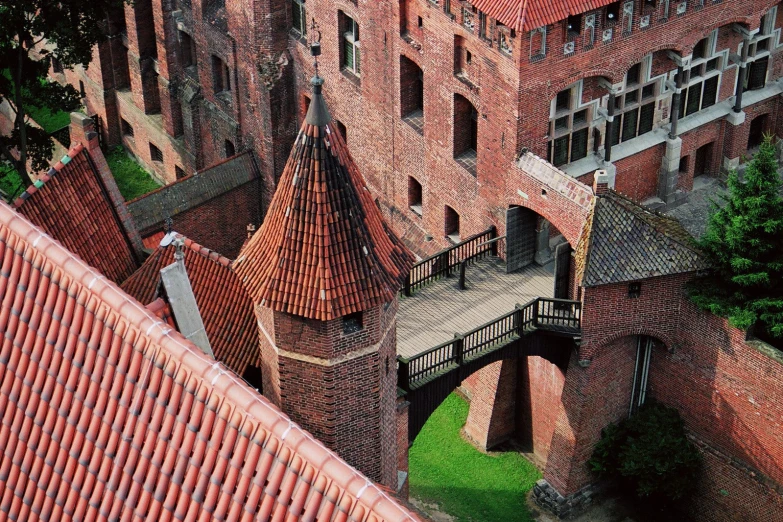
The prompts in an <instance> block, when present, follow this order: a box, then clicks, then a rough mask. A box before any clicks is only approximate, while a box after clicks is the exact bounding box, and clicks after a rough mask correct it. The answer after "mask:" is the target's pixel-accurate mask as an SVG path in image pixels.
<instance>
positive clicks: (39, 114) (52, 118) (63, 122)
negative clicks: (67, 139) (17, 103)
mask: <svg viewBox="0 0 783 522" xmlns="http://www.w3.org/2000/svg"><path fill="white" fill-rule="evenodd" d="M27 115H28V116H30V118H32V119H33V120H35V122H36V123H37V124H38V125H40V126H41V127H42V128H43V130H45V131H46V132H48V133H50V134H51V133H52V132H54V131H56V130H60V129H62V128H63V127H65V126H67V125H70V123H71V115H70V113H68V112H65V111H57V112H54V113H53V112H50V111H49V109H43V108H40V107H36V106H34V105H31V106H28V107H27Z"/></svg>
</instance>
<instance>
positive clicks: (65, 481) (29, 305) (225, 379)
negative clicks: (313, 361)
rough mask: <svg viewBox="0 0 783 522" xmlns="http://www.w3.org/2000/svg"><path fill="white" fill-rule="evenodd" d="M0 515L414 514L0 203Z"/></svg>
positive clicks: (364, 521) (401, 520) (376, 519)
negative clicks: (0, 499)
mask: <svg viewBox="0 0 783 522" xmlns="http://www.w3.org/2000/svg"><path fill="white" fill-rule="evenodd" d="M0 259H1V260H2V261H0V331H2V332H4V338H3V340H2V341H1V342H0V440H1V441H3V443H2V444H0V498H2V505H0V519H3V520H5V519H6V518H8V519H10V520H24V521H29V522H37V521H39V520H174V519H177V520H188V521H191V520H247V521H250V520H252V521H259V522H260V521H265V520H323V521H335V520H349V519H350V520H354V521H357V522H380V521H386V522H405V521H412V522H415V521H418V520H419V518H418V517H417V516H416V515H415V514H413V513H412V512H411V511H409V510H408V509H406V508H405V507H403V506H401V505H400V504H399V502H398V501H396V500H394V499H393V498H391V496H390V495H389V494H387V493H386V492H385V491H384V490H383V489H382V488H380V487H378V486H377V485H375V484H373V483H372V482H371V481H369V479H367V477H365V476H364V475H362V474H361V473H359V472H358V471H356V470H355V469H354V468H352V467H351V466H349V465H348V464H347V463H345V461H343V460H342V459H340V458H339V457H338V456H337V455H335V454H334V453H333V452H332V451H330V450H329V449H327V448H326V447H325V446H324V445H323V444H322V443H320V442H319V441H317V440H316V439H315V438H313V436H312V435H311V434H309V433H308V432H306V431H305V430H303V429H301V428H300V427H299V426H297V425H296V424H295V423H293V422H292V421H291V420H290V419H289V418H288V417H287V416H285V415H284V414H283V413H282V412H281V411H280V410H279V409H278V408H276V407H275V406H274V405H272V404H271V403H270V402H269V401H268V400H266V399H265V398H263V397H262V396H261V395H259V394H258V393H256V392H255V391H254V390H252V389H250V388H249V387H248V386H247V385H246V384H245V383H244V382H243V381H242V380H241V379H239V378H238V377H236V375H234V373H233V372H231V371H229V370H228V369H226V368H225V367H224V366H222V365H221V364H220V363H218V362H215V361H214V360H211V359H209V358H208V357H207V356H206V355H204V354H203V353H202V352H201V351H200V350H199V348H197V347H196V346H195V345H193V344H192V343H191V342H189V341H188V340H187V339H185V338H184V337H182V335H180V334H179V333H178V332H176V331H175V330H173V329H172V328H171V327H170V326H169V325H168V324H166V323H165V322H163V321H161V320H160V319H158V318H157V317H156V316H155V314H154V313H153V312H152V311H150V310H148V309H146V308H144V307H143V306H142V305H141V304H140V303H139V302H138V301H136V300H135V299H133V298H132V297H130V296H128V295H127V294H126V293H125V292H123V291H122V290H120V289H119V288H118V287H117V286H116V285H115V284H113V283H111V282H110V281H108V280H107V279H106V278H104V277H103V276H101V274H100V273H99V272H98V271H97V270H96V269H94V268H91V267H89V266H88V265H87V264H86V263H85V262H84V261H82V260H81V259H79V258H78V257H77V256H75V255H74V254H72V253H71V252H69V251H68V250H67V249H66V248H65V247H64V246H63V245H62V244H60V243H58V242H57V241H55V240H54V239H52V238H51V237H50V236H49V235H47V234H46V233H44V231H43V230H41V229H40V228H38V227H36V226H34V225H33V224H32V223H30V222H29V221H28V220H27V219H26V218H25V217H24V216H22V215H20V214H18V213H17V212H14V211H13V210H12V209H11V207H10V206H8V205H7V204H5V203H4V202H0Z"/></svg>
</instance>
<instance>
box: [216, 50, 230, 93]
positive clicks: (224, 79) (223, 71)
mask: <svg viewBox="0 0 783 522" xmlns="http://www.w3.org/2000/svg"><path fill="white" fill-rule="evenodd" d="M212 87H213V89H214V92H216V93H218V92H223V91H230V90H231V75H230V71H229V68H228V65H226V64H225V62H224V61H223V60H221V59H220V58H219V57H217V56H215V55H212Z"/></svg>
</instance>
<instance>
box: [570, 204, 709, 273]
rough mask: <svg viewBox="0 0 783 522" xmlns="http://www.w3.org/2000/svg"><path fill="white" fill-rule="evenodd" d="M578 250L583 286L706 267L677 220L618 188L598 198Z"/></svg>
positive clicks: (690, 238)
mask: <svg viewBox="0 0 783 522" xmlns="http://www.w3.org/2000/svg"><path fill="white" fill-rule="evenodd" d="M576 250H577V254H576V258H577V265H578V268H577V270H578V271H579V272H581V273H582V274H583V276H582V285H583V286H598V285H605V284H611V283H622V282H627V281H638V280H640V279H647V278H650V277H656V276H662V275H669V274H678V273H683V272H694V271H696V270H701V269H704V268H707V263H706V262H705V261H704V260H703V259H702V257H701V255H700V254H699V251H698V250H697V249H696V247H695V245H694V243H693V238H692V237H691V236H690V234H688V232H687V231H686V230H685V229H684V228H683V227H682V225H680V224H679V222H677V220H675V219H672V218H670V217H667V216H663V215H661V214H657V213H655V212H651V211H649V210H646V209H645V208H643V207H641V206H639V205H638V204H636V203H634V202H633V201H631V200H630V199H627V198H625V197H623V196H621V195H619V194H617V193H616V192H614V191H609V192H607V193H606V194H604V195H603V196H601V197H599V198H596V203H595V207H594V208H593V211H592V216H591V217H590V218H588V221H587V224H586V226H585V229H584V232H583V234H582V239H581V241H580V244H579V246H578V247H577V249H576ZM579 265H581V266H579Z"/></svg>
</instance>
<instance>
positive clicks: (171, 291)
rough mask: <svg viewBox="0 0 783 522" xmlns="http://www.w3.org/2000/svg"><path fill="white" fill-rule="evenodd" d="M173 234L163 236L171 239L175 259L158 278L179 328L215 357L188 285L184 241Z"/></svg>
mask: <svg viewBox="0 0 783 522" xmlns="http://www.w3.org/2000/svg"><path fill="white" fill-rule="evenodd" d="M174 236H176V232H170V233H169V234H167V235H166V238H164V239H167V240H168V243H167V244H171V243H172V242H173V243H174V248H175V251H174V262H173V263H172V264H170V265H169V266H167V267H164V268H162V269H161V271H160V279H161V282H162V283H163V288H164V289H165V291H166V297H167V298H168V302H169V305H170V306H171V311H172V313H173V314H174V321H176V323H177V328H178V329H179V332H180V333H181V334H182V335H184V336H185V338H187V339H188V340H189V341H190V342H192V343H193V344H195V345H196V346H198V347H199V348H201V350H202V351H203V352H204V353H205V354H206V355H208V356H209V357H211V358H212V359H214V358H215V353H214V352H213V351H212V346H211V345H210V343H209V338H208V337H207V331H206V329H205V328H204V321H203V320H202V319H201V314H200V313H199V310H198V304H197V303H196V297H195V296H194V295H193V287H192V286H191V285H190V278H188V271H187V270H186V269H185V254H184V252H183V247H184V243H185V242H184V240H183V239H182V238H181V237H174ZM161 245H162V242H161Z"/></svg>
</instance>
